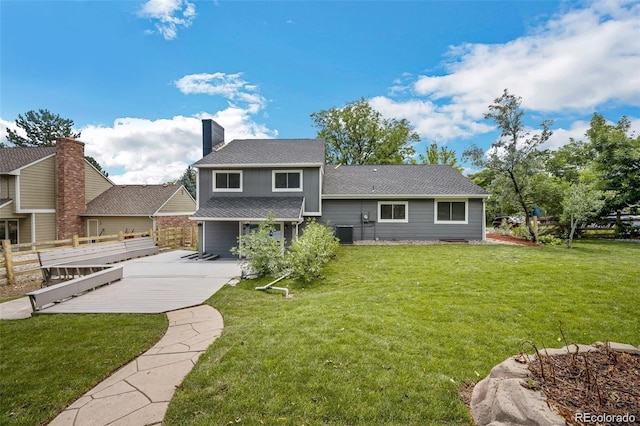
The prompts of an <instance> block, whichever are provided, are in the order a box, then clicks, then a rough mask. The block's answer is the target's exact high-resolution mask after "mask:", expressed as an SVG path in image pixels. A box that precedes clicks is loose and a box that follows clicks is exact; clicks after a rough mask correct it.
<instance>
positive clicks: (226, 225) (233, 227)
mask: <svg viewBox="0 0 640 426" xmlns="http://www.w3.org/2000/svg"><path fill="white" fill-rule="evenodd" d="M203 226H204V227H205V232H206V242H205V247H204V251H205V252H207V253H211V254H219V255H220V257H225V258H235V257H236V256H234V255H232V254H231V247H236V246H237V245H238V230H239V222H204V225H203ZM300 228H302V226H301V227H300ZM300 232H302V229H300ZM283 236H284V239H285V243H286V244H287V245H288V244H290V243H291V241H292V240H293V239H294V238H295V225H294V224H292V223H289V222H285V224H284V233H283ZM199 239H200V241H203V240H204V239H203V238H202V235H200V236H199Z"/></svg>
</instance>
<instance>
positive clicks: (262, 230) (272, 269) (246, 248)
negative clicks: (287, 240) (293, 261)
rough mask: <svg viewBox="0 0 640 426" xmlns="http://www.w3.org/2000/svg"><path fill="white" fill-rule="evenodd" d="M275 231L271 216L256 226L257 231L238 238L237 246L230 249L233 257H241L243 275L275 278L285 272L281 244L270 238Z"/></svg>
mask: <svg viewBox="0 0 640 426" xmlns="http://www.w3.org/2000/svg"><path fill="white" fill-rule="evenodd" d="M275 231H276V227H275V223H274V221H273V215H271V214H270V215H269V216H268V217H267V220H266V221H264V222H261V223H260V224H259V225H258V230H257V231H255V232H250V233H249V234H246V235H241V236H240V237H238V246H237V247H233V248H232V249H231V253H232V254H234V255H238V256H242V260H241V265H242V271H243V274H244V275H251V274H254V275H256V276H258V277H275V276H278V275H280V274H282V273H284V271H285V269H286V268H285V258H284V250H283V249H282V243H281V242H280V241H277V240H276V239H274V238H273V237H272V235H273V233H274V232H275Z"/></svg>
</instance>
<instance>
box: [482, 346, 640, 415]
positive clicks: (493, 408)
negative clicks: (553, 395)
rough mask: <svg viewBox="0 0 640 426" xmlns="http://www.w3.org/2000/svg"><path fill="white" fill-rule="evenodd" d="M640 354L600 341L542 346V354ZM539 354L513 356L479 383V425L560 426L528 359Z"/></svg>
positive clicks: (532, 360) (634, 348)
mask: <svg viewBox="0 0 640 426" xmlns="http://www.w3.org/2000/svg"><path fill="white" fill-rule="evenodd" d="M605 346H608V350H610V351H613V352H624V353H628V354H631V355H640V347H635V346H633V345H627V344H622V343H607V344H605V343H602V342H596V343H594V344H593V345H575V344H574V345H569V346H565V347H563V348H560V349H542V350H540V351H539V353H540V354H541V355H549V356H559V355H567V354H568V353H570V354H575V353H578V354H580V353H585V352H593V351H598V350H602V348H603V347H605ZM535 360H536V356H535V355H532V356H525V355H517V356H513V357H511V358H509V359H507V360H505V361H503V362H502V363H500V364H498V365H496V366H495V367H494V368H492V369H491V372H490V373H489V375H488V376H487V377H486V378H484V379H483V380H481V381H480V382H478V384H476V385H475V387H474V388H473V393H472V396H471V403H470V408H471V415H472V416H473V420H474V421H475V423H476V425H477V426H507V425H511V426H520V425H522V426H525V425H540V426H556V425H557V426H560V425H566V422H565V419H564V418H563V417H562V416H560V414H558V412H557V411H555V410H553V409H552V408H550V407H549V404H548V403H547V398H546V396H545V395H544V394H543V393H542V391H540V384H539V383H536V382H534V381H533V380H532V378H531V377H532V375H531V372H530V371H529V368H528V364H527V363H528V362H535Z"/></svg>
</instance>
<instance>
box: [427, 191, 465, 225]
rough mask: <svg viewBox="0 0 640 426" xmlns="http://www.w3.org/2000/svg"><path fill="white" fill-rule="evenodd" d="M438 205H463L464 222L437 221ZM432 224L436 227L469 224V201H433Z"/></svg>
mask: <svg viewBox="0 0 640 426" xmlns="http://www.w3.org/2000/svg"><path fill="white" fill-rule="evenodd" d="M438 203H464V220H438ZM433 223H435V224H437V225H467V224H468V223H469V199H468V198H465V199H460V198H459V199H441V200H438V199H436V200H434V201H433Z"/></svg>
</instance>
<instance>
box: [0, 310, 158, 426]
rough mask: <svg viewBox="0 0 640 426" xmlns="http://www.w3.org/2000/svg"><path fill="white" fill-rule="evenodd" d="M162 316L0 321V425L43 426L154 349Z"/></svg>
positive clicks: (43, 318) (37, 317)
mask: <svg viewBox="0 0 640 426" xmlns="http://www.w3.org/2000/svg"><path fill="white" fill-rule="evenodd" d="M167 325H168V322H167V318H166V316H165V315H38V316H36V317H32V318H28V319H24V320H15V321H13V320H12V321H0V425H25V426H27V425H28V426H34V425H40V424H45V423H46V422H47V421H49V420H52V419H53V417H55V416H56V415H57V414H59V413H60V412H61V411H62V410H63V409H64V408H65V407H66V406H67V405H69V404H70V403H72V402H73V401H75V400H76V399H77V398H79V397H80V396H81V395H82V394H84V393H85V392H86V391H88V390H89V389H91V388H92V387H93V386H95V385H96V384H98V383H99V382H101V381H102V380H103V379H105V378H106V377H108V376H109V375H110V374H111V373H112V372H113V371H114V370H116V369H117V368H119V367H121V366H122V365H124V364H126V363H127V362H129V361H130V360H132V359H133V358H135V357H136V356H138V355H140V354H141V353H142V352H144V351H146V350H147V349H148V348H150V347H151V346H153V345H154V344H155V343H156V342H157V341H158V340H159V339H160V338H161V337H162V335H163V334H164V332H165V331H166V329H167Z"/></svg>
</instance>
